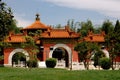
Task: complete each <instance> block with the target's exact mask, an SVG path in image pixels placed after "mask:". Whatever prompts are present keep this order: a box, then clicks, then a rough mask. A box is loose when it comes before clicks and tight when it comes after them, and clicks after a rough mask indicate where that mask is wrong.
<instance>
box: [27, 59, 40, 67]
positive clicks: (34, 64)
mask: <svg viewBox="0 0 120 80" xmlns="http://www.w3.org/2000/svg"><path fill="white" fill-rule="evenodd" d="M27 66H28V67H29V68H35V67H38V64H37V60H29V61H27Z"/></svg>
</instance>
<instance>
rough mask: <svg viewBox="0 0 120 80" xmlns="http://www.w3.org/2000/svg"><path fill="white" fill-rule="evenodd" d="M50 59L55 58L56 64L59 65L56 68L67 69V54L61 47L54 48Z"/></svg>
mask: <svg viewBox="0 0 120 80" xmlns="http://www.w3.org/2000/svg"><path fill="white" fill-rule="evenodd" d="M52 57H53V58H56V59H57V61H58V63H60V64H58V65H57V66H65V67H69V57H68V53H67V51H66V50H65V49H64V48H62V47H58V48H56V49H55V50H54V51H53V54H52Z"/></svg>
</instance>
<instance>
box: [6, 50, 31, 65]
mask: <svg viewBox="0 0 120 80" xmlns="http://www.w3.org/2000/svg"><path fill="white" fill-rule="evenodd" d="M17 52H21V53H23V54H24V55H25V56H26V61H28V60H29V53H28V52H27V51H26V50H24V49H20V48H19V49H14V50H13V51H12V52H11V53H10V55H9V57H8V65H11V66H12V57H13V55H14V54H15V53H17Z"/></svg>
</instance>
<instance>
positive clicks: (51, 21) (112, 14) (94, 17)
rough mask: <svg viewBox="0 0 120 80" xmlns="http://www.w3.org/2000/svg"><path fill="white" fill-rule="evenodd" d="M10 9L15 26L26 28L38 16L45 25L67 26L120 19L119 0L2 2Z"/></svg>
mask: <svg viewBox="0 0 120 80" xmlns="http://www.w3.org/2000/svg"><path fill="white" fill-rule="evenodd" d="M2 1H4V2H5V3H6V4H7V6H9V7H11V8H12V11H13V13H14V16H15V17H14V18H15V19H16V20H17V22H18V23H17V25H18V26H22V27H26V26H29V25H30V24H32V23H33V22H34V20H35V15H36V13H39V14H40V19H41V22H43V23H44V24H46V25H57V24H62V25H63V26H64V25H66V24H67V21H68V20H69V19H74V20H75V22H78V21H79V22H81V21H87V19H90V20H91V21H92V22H93V25H97V24H102V22H103V21H104V20H106V19H109V20H110V21H112V22H113V23H115V21H116V20H117V19H120V0H2Z"/></svg>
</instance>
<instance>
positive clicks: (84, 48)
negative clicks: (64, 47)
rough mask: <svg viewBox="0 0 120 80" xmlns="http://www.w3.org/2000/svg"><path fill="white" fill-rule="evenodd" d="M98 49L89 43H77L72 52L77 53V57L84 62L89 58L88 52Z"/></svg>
mask: <svg viewBox="0 0 120 80" xmlns="http://www.w3.org/2000/svg"><path fill="white" fill-rule="evenodd" d="M98 49H99V47H98V46H97V45H96V44H95V43H91V42H85V41H84V42H81V43H78V44H77V45H76V46H75V47H74V50H75V51H77V52H78V53H79V56H80V58H81V60H85V59H86V58H90V57H91V56H88V55H87V54H88V52H92V51H94V50H98Z"/></svg>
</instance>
